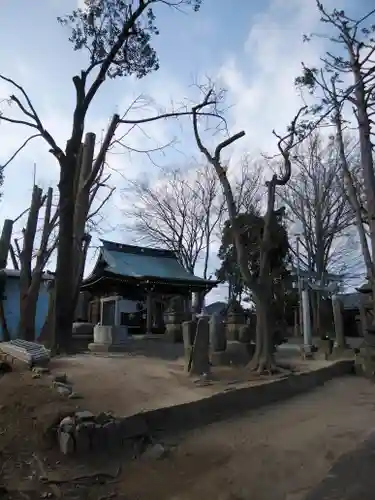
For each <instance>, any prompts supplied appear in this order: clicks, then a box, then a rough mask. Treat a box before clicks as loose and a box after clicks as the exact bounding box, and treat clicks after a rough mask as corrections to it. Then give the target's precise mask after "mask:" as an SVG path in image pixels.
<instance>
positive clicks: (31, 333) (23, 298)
mask: <svg viewBox="0 0 375 500" xmlns="http://www.w3.org/2000/svg"><path fill="white" fill-rule="evenodd" d="M41 282H42V273H41V272H39V273H37V272H34V274H33V277H32V280H31V285H30V286H29V288H28V290H27V291H26V293H20V321H19V324H18V332H19V336H20V337H21V338H23V339H25V340H29V341H30V342H33V341H34V340H35V317H36V310H37V305H38V298H39V290H40V285H41Z"/></svg>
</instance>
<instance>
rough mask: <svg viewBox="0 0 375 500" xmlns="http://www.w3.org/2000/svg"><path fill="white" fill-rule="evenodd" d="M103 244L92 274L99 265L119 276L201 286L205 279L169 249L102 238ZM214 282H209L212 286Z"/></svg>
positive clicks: (96, 270)
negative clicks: (120, 242) (182, 262)
mask: <svg viewBox="0 0 375 500" xmlns="http://www.w3.org/2000/svg"><path fill="white" fill-rule="evenodd" d="M102 244H103V246H102V248H101V250H100V256H99V260H98V263H97V265H96V266H95V269H94V271H93V273H92V275H95V274H97V272H98V266H100V267H101V269H102V270H104V271H105V272H108V273H111V274H115V275H117V276H122V277H130V278H158V279H164V280H181V281H184V282H195V283H197V282H200V283H202V285H203V283H205V282H206V281H207V280H204V279H202V278H199V277H198V276H195V275H194V274H192V273H190V272H189V271H187V270H186V269H185V268H184V267H183V266H182V265H181V264H180V263H179V262H178V260H177V258H176V255H175V254H174V253H173V252H171V251H169V250H162V249H153V248H147V247H138V246H132V245H122V244H119V243H112V242H109V241H104V240H102ZM92 275H91V276H92ZM88 279H89V278H88ZM215 283H216V282H212V284H213V285H214V284H215Z"/></svg>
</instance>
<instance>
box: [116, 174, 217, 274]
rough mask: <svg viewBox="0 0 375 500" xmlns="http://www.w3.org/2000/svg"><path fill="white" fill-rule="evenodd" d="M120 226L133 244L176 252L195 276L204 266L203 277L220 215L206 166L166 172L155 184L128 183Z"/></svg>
mask: <svg viewBox="0 0 375 500" xmlns="http://www.w3.org/2000/svg"><path fill="white" fill-rule="evenodd" d="M128 184H129V186H128V188H127V189H126V190H125V196H126V202H127V205H129V207H131V208H128V209H126V210H125V211H124V217H125V218H126V219H127V220H128V222H127V223H126V224H125V227H126V228H127V229H128V230H131V231H133V232H135V234H136V236H137V237H138V240H139V241H141V242H144V243H146V244H150V245H156V246H160V247H163V248H167V249H169V250H172V251H173V252H175V253H176V256H177V258H178V259H179V260H180V262H181V264H182V265H183V266H184V267H185V268H186V269H188V270H189V271H190V272H194V271H195V269H196V266H197V264H198V263H200V262H202V263H203V271H202V275H203V277H204V278H205V279H207V275H208V260H209V256H210V250H211V243H212V240H213V236H214V231H215V229H216V227H217V225H218V223H219V221H220V219H221V216H222V213H223V208H224V207H223V203H222V201H221V199H220V197H219V194H220V193H219V183H218V180H217V177H216V175H214V173H213V172H212V170H211V168H210V167H209V166H208V165H205V166H202V167H200V168H198V170H196V171H194V170H191V169H189V170H183V169H181V168H180V169H174V170H166V171H164V172H163V175H162V176H161V177H160V178H159V179H158V180H157V181H156V182H148V181H142V180H135V181H128Z"/></svg>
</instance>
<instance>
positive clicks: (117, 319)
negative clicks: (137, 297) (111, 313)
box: [114, 297, 121, 326]
mask: <svg viewBox="0 0 375 500" xmlns="http://www.w3.org/2000/svg"><path fill="white" fill-rule="evenodd" d="M119 299H120V297H116V300H115V321H114V323H115V326H120V323H121V321H120V308H119Z"/></svg>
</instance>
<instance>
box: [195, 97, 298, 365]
mask: <svg viewBox="0 0 375 500" xmlns="http://www.w3.org/2000/svg"><path fill="white" fill-rule="evenodd" d="M212 92H213V91H209V92H208V93H207V94H206V96H205V99H204V100H203V102H202V103H201V104H199V105H196V106H194V107H193V130H194V136H195V140H196V142H197V146H198V149H199V150H200V152H201V153H202V154H203V155H204V156H205V158H206V159H207V161H208V162H209V163H210V164H211V165H212V167H213V168H214V170H215V172H216V175H217V176H218V178H219V180H220V183H221V186H222V189H223V193H224V197H225V201H226V204H227V208H228V213H229V219H230V222H231V226H232V231H233V239H234V243H235V248H236V253H237V259H238V264H239V267H240V271H241V274H242V276H243V279H244V282H245V284H246V285H247V286H248V288H249V289H250V290H251V291H252V292H253V295H254V301H255V304H256V314H257V331H256V350H255V353H254V357H253V359H252V361H251V365H250V368H251V369H253V370H257V371H258V372H263V371H269V372H270V371H273V370H275V368H276V367H275V363H274V359H273V346H272V326H271V320H270V315H269V313H268V307H269V304H270V303H271V302H272V300H271V298H272V262H271V252H272V248H273V245H272V229H271V228H272V222H273V218H274V217H275V210H274V207H275V196H276V187H277V186H284V185H285V184H286V183H287V182H288V181H289V179H290V176H291V160H290V152H291V149H292V148H293V147H294V146H295V138H296V127H297V121H298V119H299V116H300V114H301V112H302V110H300V111H299V112H298V114H297V115H296V117H295V118H294V120H293V121H292V123H291V125H290V127H289V131H288V133H287V135H286V136H285V137H280V136H277V137H278V148H279V152H280V154H281V156H282V158H283V162H284V172H283V173H282V175H281V176H278V175H276V174H274V175H273V176H272V179H271V180H270V181H268V182H267V183H266V186H267V209H266V213H265V215H264V227H263V231H262V233H261V236H260V242H259V244H260V262H259V273H258V275H257V277H256V278H254V277H253V276H252V274H251V272H250V269H249V265H248V256H247V255H246V246H245V245H244V244H243V241H242V238H241V234H242V227H241V225H239V223H238V208H237V206H236V202H235V198H234V195H233V190H232V186H231V184H230V181H229V180H228V176H227V168H226V167H223V165H222V162H221V154H222V151H223V150H224V149H225V148H226V147H228V146H230V145H231V144H233V143H234V142H236V141H237V140H239V139H241V138H242V137H243V136H244V135H245V132H244V131H241V132H238V133H237V134H234V135H232V136H230V137H228V138H227V139H225V140H224V141H222V142H220V143H219V144H218V145H217V146H216V148H215V151H214V153H210V151H209V150H208V148H207V147H206V146H205V145H204V143H203V141H202V137H201V134H200V130H199V124H198V116H197V113H198V112H199V111H200V110H201V109H204V107H205V105H206V103H207V102H208V101H209V100H210V98H211V95H212ZM275 135H276V134H275Z"/></svg>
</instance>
